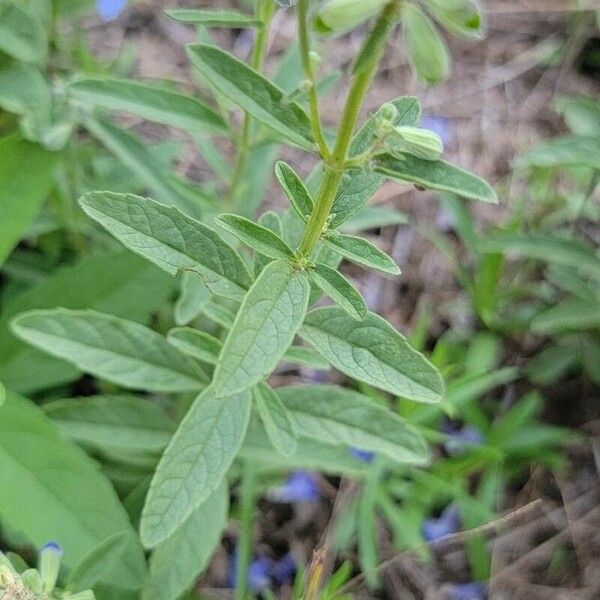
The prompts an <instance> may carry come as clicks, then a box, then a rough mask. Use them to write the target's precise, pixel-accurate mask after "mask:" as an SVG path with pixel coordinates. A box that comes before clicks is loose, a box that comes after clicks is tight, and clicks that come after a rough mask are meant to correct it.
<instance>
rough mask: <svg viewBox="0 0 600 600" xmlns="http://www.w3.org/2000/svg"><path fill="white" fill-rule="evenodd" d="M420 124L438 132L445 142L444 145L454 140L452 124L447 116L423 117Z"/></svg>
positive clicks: (424, 127)
mask: <svg viewBox="0 0 600 600" xmlns="http://www.w3.org/2000/svg"><path fill="white" fill-rule="evenodd" d="M420 126H421V127H423V129H429V131H433V132H434V133H437V134H438V135H439V136H440V138H441V139H442V142H444V146H445V145H447V144H449V143H450V142H451V141H452V126H451V124H450V120H449V119H447V118H446V117H433V116H432V117H423V118H422V119H421V124H420Z"/></svg>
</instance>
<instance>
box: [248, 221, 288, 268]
mask: <svg viewBox="0 0 600 600" xmlns="http://www.w3.org/2000/svg"><path fill="white" fill-rule="evenodd" d="M258 223H259V224H260V225H262V226H263V227H266V228H267V229H270V230H271V231H272V232H273V233H274V234H275V235H277V236H279V237H280V238H282V239H283V226H282V224H281V219H280V218H279V215H278V214H277V213H274V212H273V211H272V210H270V211H267V212H266V213H264V214H263V215H261V217H260V219H258ZM270 262H271V259H270V258H269V257H267V256H265V255H264V254H257V255H256V256H255V257H254V274H255V276H256V277H258V275H259V273H260V272H261V271H262V270H263V269H264V268H265V267H266V266H267V265H268V264H269V263H270Z"/></svg>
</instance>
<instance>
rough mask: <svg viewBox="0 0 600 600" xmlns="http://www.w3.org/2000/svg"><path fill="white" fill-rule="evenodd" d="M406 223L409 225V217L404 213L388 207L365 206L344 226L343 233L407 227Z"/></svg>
mask: <svg viewBox="0 0 600 600" xmlns="http://www.w3.org/2000/svg"><path fill="white" fill-rule="evenodd" d="M406 223H408V215H407V214H406V213H404V212H401V211H399V210H395V209H393V208H388V207H386V206H365V207H364V208H363V209H362V210H361V211H360V212H358V213H356V214H355V215H353V216H352V217H350V218H349V219H348V220H347V221H346V222H345V223H344V224H343V226H342V231H345V232H346V233H354V232H356V231H365V230H366V229H379V228H380V227H387V226H389V225H406Z"/></svg>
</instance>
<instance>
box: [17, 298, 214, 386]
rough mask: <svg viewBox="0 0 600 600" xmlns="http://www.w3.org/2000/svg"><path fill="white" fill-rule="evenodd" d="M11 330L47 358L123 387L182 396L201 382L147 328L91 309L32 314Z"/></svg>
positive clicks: (189, 366) (20, 318) (186, 363)
mask: <svg viewBox="0 0 600 600" xmlns="http://www.w3.org/2000/svg"><path fill="white" fill-rule="evenodd" d="M12 329H13V331H14V332H15V333H16V334H17V335H18V336H19V337H20V338H21V339H23V340H25V341H27V342H28V343H30V344H32V345H34V346H36V347H37V348H40V349H42V350H44V351H45V352H48V353H49V354H51V355H52V356H57V357H59V358H64V359H65V360H68V361H69V362H71V363H73V364H74V365H76V366H77V367H78V368H80V369H81V370H82V371H86V372H88V373H91V374H93V375H95V376H97V377H100V378H102V379H106V380H107V381H112V382H113V383H116V384H119V385H122V386H123V387H128V388H134V389H145V390H152V391H157V392H185V391H194V390H198V389H201V388H202V387H203V386H204V383H205V382H206V376H205V375H204V374H203V373H202V372H201V371H199V370H198V369H197V368H195V367H194V365H193V364H192V363H191V362H189V361H188V360H187V358H186V357H185V356H184V355H183V354H181V353H180V352H179V351H178V350H176V349H175V348H174V347H173V346H171V345H170V344H168V343H167V341H166V340H165V339H164V338H163V337H162V336H161V335H159V334H158V333H156V332H155V331H152V329H148V328H147V327H144V326H143V325H140V324H139V323H134V322H133V321H126V320H124V319H120V318H118V317H114V316H112V315H106V314H103V313H99V312H96V311H94V310H67V309H62V308H57V309H54V310H32V311H30V312H27V313H24V314H22V315H19V316H18V317H16V318H15V319H13V321H12Z"/></svg>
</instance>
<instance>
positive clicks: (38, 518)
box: [0, 393, 146, 600]
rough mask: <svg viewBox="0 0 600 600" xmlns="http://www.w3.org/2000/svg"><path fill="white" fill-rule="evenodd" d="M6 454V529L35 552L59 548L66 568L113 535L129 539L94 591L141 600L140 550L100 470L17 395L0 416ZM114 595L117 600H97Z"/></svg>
mask: <svg viewBox="0 0 600 600" xmlns="http://www.w3.org/2000/svg"><path fill="white" fill-rule="evenodd" d="M23 440H27V443H26V444H24V443H23ZM0 453H1V455H2V460H0V478H1V480H2V481H4V482H10V485H2V486H0V513H1V514H2V521H3V523H4V524H5V525H6V526H7V527H10V528H11V530H15V531H19V532H21V534H23V535H24V536H25V537H26V539H27V540H28V541H29V542H30V543H31V544H32V545H33V546H34V547H37V548H41V547H42V546H43V545H44V544H46V543H47V542H48V540H55V541H56V542H58V543H59V544H60V545H61V546H62V548H63V550H64V562H65V565H66V566H67V567H74V566H75V565H76V564H77V563H78V562H79V560H80V559H81V558H82V557H83V556H85V555H86V554H87V553H88V552H90V551H92V550H93V549H94V548H96V547H97V546H98V544H100V543H102V542H104V541H105V540H106V539H107V537H109V536H111V535H112V534H114V533H120V532H123V531H124V532H126V534H127V537H128V543H127V548H126V551H125V552H123V553H122V554H121V555H120V556H118V560H117V562H116V564H115V565H114V568H113V569H112V570H111V571H110V572H104V573H103V574H102V579H101V582H100V584H99V585H98V586H95V591H96V593H97V597H98V598H99V599H100V598H127V599H128V600H130V599H132V598H133V597H135V596H133V591H134V590H136V589H139V588H140V587H141V585H142V581H143V579H144V577H145V570H146V569H145V564H144V557H143V553H142V549H141V547H140V544H139V541H138V539H137V535H136V534H135V532H134V531H133V529H132V527H131V525H130V523H129V518H128V516H127V514H126V513H125V511H124V509H123V507H122V506H121V503H120V502H119V499H118V497H117V495H116V494H115V491H114V489H113V487H112V486H111V484H110V483H109V481H108V480H107V479H106V478H105V477H104V476H103V475H102V473H101V471H100V470H99V469H98V466H97V464H96V463H95V462H94V461H93V460H92V459H90V458H89V457H88V456H87V455H86V454H85V453H84V452H83V451H82V450H80V449H79V448H78V447H77V446H76V445H75V444H73V443H71V442H70V441H68V440H67V439H66V438H65V437H64V436H63V435H62V434H61V433H60V432H59V431H58V429H57V428H56V426H55V425H54V424H53V423H52V422H51V421H50V420H49V419H48V418H47V417H45V416H44V414H43V413H42V412H41V410H40V409H39V408H38V407H37V406H35V405H34V404H33V403H31V402H29V401H28V400H26V399H25V398H22V397H20V396H17V395H16V394H12V393H9V394H8V397H7V401H6V402H5V403H4V405H3V406H2V408H0ZM82 482H85V484H84V485H82ZM109 590H110V591H112V592H113V593H112V595H108V594H107V595H101V593H99V592H102V591H104V592H108V591H109Z"/></svg>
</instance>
